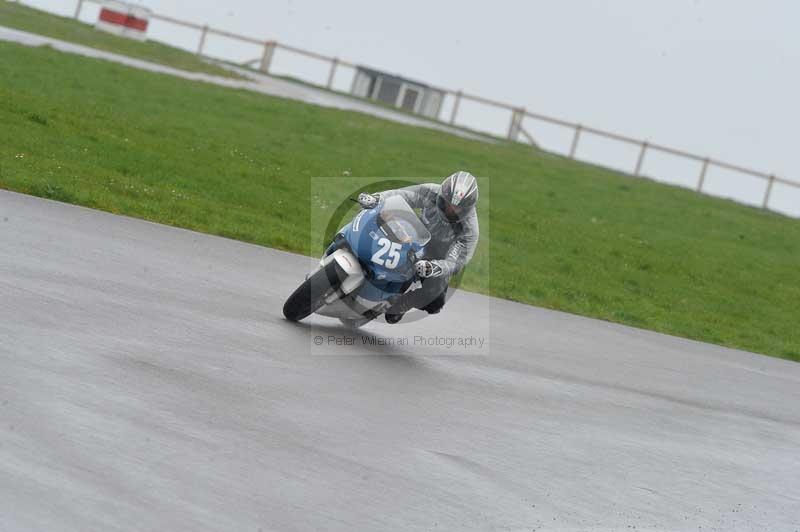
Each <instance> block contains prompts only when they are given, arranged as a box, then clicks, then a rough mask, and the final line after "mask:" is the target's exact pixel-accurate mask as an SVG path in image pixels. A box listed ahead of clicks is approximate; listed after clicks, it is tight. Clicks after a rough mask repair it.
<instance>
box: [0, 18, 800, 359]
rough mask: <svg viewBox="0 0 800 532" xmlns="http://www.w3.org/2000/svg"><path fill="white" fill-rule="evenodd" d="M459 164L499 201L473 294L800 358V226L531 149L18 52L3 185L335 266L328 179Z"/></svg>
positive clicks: (11, 48) (10, 78) (0, 154)
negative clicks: (312, 228) (323, 227)
mask: <svg viewBox="0 0 800 532" xmlns="http://www.w3.org/2000/svg"><path fill="white" fill-rule="evenodd" d="M30 29H35V28H30ZM455 169H467V170H469V171H471V172H473V173H475V174H477V175H480V176H488V177H487V178H484V179H483V180H482V186H483V187H484V189H485V190H487V191H488V190H489V188H490V189H491V191H490V193H487V194H484V196H483V197H482V202H481V209H480V212H481V217H482V223H483V224H484V227H488V226H489V225H490V231H488V232H487V233H486V235H485V238H484V239H483V240H482V242H481V247H480V249H479V252H478V255H477V256H476V259H475V263H474V267H473V268H471V269H470V271H469V272H468V273H467V275H465V278H464V283H463V285H464V286H465V287H467V288H469V289H472V290H476V291H479V292H484V293H491V294H493V295H496V296H499V297H504V298H509V299H514V300H518V301H522V302H526V303H531V304H534V305H540V306H544V307H549V308H553V309H560V310H564V311H568V312H573V313H577V314H582V315H586V316H592V317H597V318H602V319H606V320H611V321H615V322H620V323H625V324H629V325H633V326H636V327H642V328H647V329H653V330H656V331H662V332H665V333H670V334H675V335H679V336H684V337H688V338H694V339H698V340H703V341H708V342H713V343H717V344H723V345H727V346H732V347H738V348H742V349H747V350H752V351H756V352H761V353H766V354H770V355H774V356H779V357H784V358H788V359H793V360H800V327H798V317H799V315H798V311H797V302H798V301H800V270H799V269H798V259H800V222H798V221H796V220H792V219H789V218H786V217H782V216H779V215H776V214H772V213H768V212H763V211H760V210H757V209H753V208H748V207H745V206H741V205H738V204H735V203H732V202H729V201H725V200H720V199H714V198H710V197H706V196H700V195H697V194H694V193H693V192H691V191H688V190H684V189H680V188H675V187H670V186H665V185H661V184H657V183H654V182H651V181H648V180H644V179H634V178H630V177H627V176H624V175H620V174H617V173H613V172H611V171H607V170H603V169H599V168H596V167H592V166H589V165H585V164H580V163H576V162H573V161H569V160H566V159H564V158H561V157H558V156H554V155H550V154H547V153H541V152H534V151H532V150H531V149H530V148H527V147H525V146H522V145H511V144H506V143H499V144H495V145H492V144H486V143H481V142H476V141H469V140H465V139H461V138H458V137H455V136H452V135H447V134H444V133H440V132H436V131H432V130H426V129H419V128H413V127H408V126H403V125H399V124H395V123H390V122H386V121H382V120H379V119H375V118H372V117H369V116H365V115H362V114H358V113H353V112H345V111H339V110H333V109H324V108H319V107H314V106H311V105H306V104H302V103H298V102H292V101H287V100H281V99H277V98H270V97H265V96H263V95H258V94H253V93H249V92H246V91H236V90H231V89H225V88H220V87H215V86H210V85H206V84H202V83H194V82H189V81H184V80H179V79H174V78H171V77H168V76H165V75H157V74H151V73H146V72H141V71H137V70H133V69H130V68H126V67H122V66H118V65H114V64H109V63H106V62H103V61H99V60H91V59H86V58H80V57H76V56H70V55H66V54H62V53H58V52H56V51H53V50H51V49H46V48H45V49H31V48H25V47H22V46H17V45H13V44H7V43H0V187H3V188H7V189H11V190H16V191H20V192H24V193H29V194H35V195H38V196H43V197H48V198H52V199H57V200H61V201H66V202H70V203H76V204H80V205H86V206H90V207H94V208H98V209H103V210H107V211H111V212H116V213H124V214H127V215H132V216H137V217H141V218H146V219H149V220H153V221H156V222H162V223H167V224H173V225H177V226H181V227H186V228H190V229H195V230H199V231H203V232H207V233H214V234H219V235H224V236H228V237H231V238H236V239H241V240H245V241H248V242H254V243H258V244H263V245H266V246H273V247H277V248H281V249H286V250H292V251H298V252H302V253H310V254H317V253H318V251H319V249H318V242H315V243H311V242H310V239H309V236H308V235H309V224H310V221H309V220H310V215H311V212H312V211H311V209H312V208H313V209H322V208H327V209H332V208H333V207H335V206H331V205H328V204H327V202H326V201H325V198H324V195H322V196H321V195H320V194H319V191H318V190H316V188H315V189H313V190H312V189H311V188H310V178H312V177H313V176H343V175H345V174H349V175H351V176H397V177H402V176H436V179H437V180H438V179H441V177H442V176H444V175H445V174H447V173H449V172H451V171H453V170H455ZM342 179H343V181H342V186H345V185H346V184H349V183H347V179H348V178H342ZM489 183H491V186H490V187H489V186H488V185H489ZM315 212H316V211H315ZM4 214H5V213H4ZM11 215H13V213H12V214H11ZM489 222H491V223H490V224H489ZM489 257H491V262H490V261H489ZM298 275H300V274H299V273H298ZM298 279H299V278H298ZM276 311H277V310H276Z"/></svg>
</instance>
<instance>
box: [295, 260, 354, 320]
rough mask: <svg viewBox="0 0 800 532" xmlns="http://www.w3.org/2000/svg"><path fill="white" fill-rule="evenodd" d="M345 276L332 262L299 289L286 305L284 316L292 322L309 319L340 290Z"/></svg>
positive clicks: (315, 273)
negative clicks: (329, 296)
mask: <svg viewBox="0 0 800 532" xmlns="http://www.w3.org/2000/svg"><path fill="white" fill-rule="evenodd" d="M345 276H346V274H345V273H344V271H342V269H341V268H340V267H339V265H338V264H336V261H335V260H334V261H331V262H330V263H329V264H328V265H327V266H325V267H324V268H320V269H319V270H317V271H316V272H314V274H313V275H311V276H310V277H309V278H308V279H306V280H305V281H304V282H303V284H301V285H300V286H298V287H297V290H295V291H294V292H293V293H292V295H290V296H289V299H287V300H286V303H284V305H283V315H284V316H286V319H287V320H290V321H300V320H302V319H304V318H307V317H308V316H310V315H311V314H313V313H314V312H316V311H317V310H319V309H321V308H322V307H323V306H324V305H325V298H326V297H328V295H329V294H331V293H332V292H333V291H335V290H336V289H337V288H339V286H340V285H341V284H342V281H343V280H344V278H345Z"/></svg>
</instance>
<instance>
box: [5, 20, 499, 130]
mask: <svg viewBox="0 0 800 532" xmlns="http://www.w3.org/2000/svg"><path fill="white" fill-rule="evenodd" d="M0 41H9V42H14V43H17V44H23V45H25V46H45V45H47V46H52V47H53V48H55V49H56V50H59V51H61V52H66V53H70V54H77V55H82V56H85V57H93V58H97V59H104V60H106V61H111V62H113V63H120V64H123V65H126V66H129V67H133V68H138V69H141V70H147V71H149V72H157V73H160V74H169V75H170V76H176V77H179V78H183V79H188V80H193V81H202V82H205V83H212V84H214V85H220V86H223V87H231V88H235V89H245V90H249V91H253V92H259V93H262V94H269V95H271V96H278V97H281V98H288V99H290V100H299V101H302V102H307V103H311V104H314V105H319V106H321V107H333V108H336V109H344V110H347V111H358V112H360V113H364V114H368V115H372V116H375V117H378V118H383V119H384V120H391V121H392V122H399V123H401V124H408V125H412V126H418V127H424V128H428V129H437V130H439V131H444V132H446V133H451V134H453V135H457V136H459V137H464V138H468V139H472V140H480V141H483V142H496V139H494V138H492V137H490V136H489V135H482V134H480V133H474V132H471V131H467V130H466V129H462V128H459V127H453V126H448V125H447V124H443V123H438V122H433V121H431V120H426V119H423V118H419V117H415V116H413V115H410V114H408V113H402V112H398V111H392V110H391V109H387V108H386V107H383V106H379V105H372V104H370V103H368V102H366V101H364V100H360V99H357V98H351V97H349V96H344V95H340V94H335V93H333V92H330V91H326V90H322V89H315V88H314V87H311V86H309V85H305V84H302V83H293V82H291V81H289V80H286V79H282V78H277V77H273V76H266V75H263V74H258V73H254V72H251V71H249V70H246V69H243V68H235V67H232V66H229V65H225V64H221V65H220V66H223V67H225V68H228V69H230V70H234V71H236V72H237V73H239V74H243V75H245V76H247V77H249V78H250V79H251V81H245V80H237V79H232V78H225V77H222V76H214V75H211V74H204V73H202V72H189V71H186V70H180V69H177V68H173V67H169V66H165V65H160V64H158V63H152V62H150V61H145V60H143V59H136V58H133V57H128V56H125V55H120V54H115V53H113V52H106V51H104V50H98V49H96V48H91V47H89V46H84V45H81V44H75V43H71V42H67V41H62V40H59V39H54V38H52V37H45V36H43V35H37V34H35V33H29V32H26V31H21V30H15V29H13V28H8V27H5V26H0Z"/></svg>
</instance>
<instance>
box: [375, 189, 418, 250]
mask: <svg viewBox="0 0 800 532" xmlns="http://www.w3.org/2000/svg"><path fill="white" fill-rule="evenodd" d="M378 225H379V226H380V228H381V229H383V231H384V232H385V233H386V236H387V237H389V239H390V240H392V241H393V242H397V243H398V244H412V243H414V244H417V245H419V246H424V245H425V244H427V243H428V241H429V240H430V239H431V233H430V232H429V231H428V229H427V228H426V227H425V225H423V223H422V222H421V221H420V219H419V217H418V216H417V213H415V212H414V209H412V208H411V207H410V206H409V205H408V203H407V202H406V200H404V199H403V197H402V196H390V197H388V198H386V199H385V200H384V204H383V208H382V209H381V213H380V215H379V216H378Z"/></svg>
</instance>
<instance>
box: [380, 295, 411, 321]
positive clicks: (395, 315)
mask: <svg viewBox="0 0 800 532" xmlns="http://www.w3.org/2000/svg"><path fill="white" fill-rule="evenodd" d="M409 299H410V298H409V297H408V294H402V295H400V296H399V297H398V298H397V299H395V301H394V302H393V303H392V306H391V307H389V309H388V310H387V311H386V315H385V318H386V323H388V324H390V325H394V324H395V323H398V322H399V321H400V320H402V319H403V316H405V313H406V312H408V311H409V310H411V303H410V301H409Z"/></svg>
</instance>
